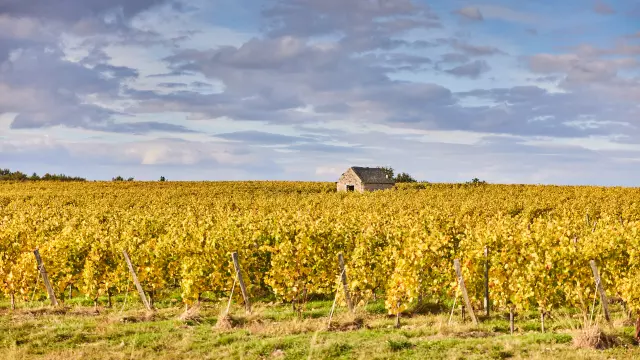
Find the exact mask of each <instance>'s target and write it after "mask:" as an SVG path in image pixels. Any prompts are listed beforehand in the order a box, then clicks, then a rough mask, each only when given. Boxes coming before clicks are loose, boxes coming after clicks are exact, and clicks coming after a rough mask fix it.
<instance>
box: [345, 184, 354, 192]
mask: <svg viewBox="0 0 640 360" xmlns="http://www.w3.org/2000/svg"><path fill="white" fill-rule="evenodd" d="M347 191H356V186H355V185H347Z"/></svg>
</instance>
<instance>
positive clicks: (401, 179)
mask: <svg viewBox="0 0 640 360" xmlns="http://www.w3.org/2000/svg"><path fill="white" fill-rule="evenodd" d="M380 169H382V171H384V172H385V173H386V174H387V176H388V177H389V179H393V180H394V181H395V182H397V183H415V182H418V180H416V179H414V178H413V176H411V175H409V174H408V173H406V172H401V173H400V174H398V175H395V172H394V170H393V168H392V167H389V166H383V167H381V168H380Z"/></svg>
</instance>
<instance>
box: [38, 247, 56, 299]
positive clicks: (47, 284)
mask: <svg viewBox="0 0 640 360" xmlns="http://www.w3.org/2000/svg"><path fill="white" fill-rule="evenodd" d="M33 253H34V255H35V256H36V261H37V262H38V270H39V271H40V275H42V281H43V282H44V286H45V287H46V288H47V293H48V294H49V300H51V305H53V306H58V299H56V294H55V293H54V292H53V286H51V282H50V281H49V275H47V270H46V269H45V268H44V264H43V263H42V258H41V257H40V251H38V249H35V250H34V251H33Z"/></svg>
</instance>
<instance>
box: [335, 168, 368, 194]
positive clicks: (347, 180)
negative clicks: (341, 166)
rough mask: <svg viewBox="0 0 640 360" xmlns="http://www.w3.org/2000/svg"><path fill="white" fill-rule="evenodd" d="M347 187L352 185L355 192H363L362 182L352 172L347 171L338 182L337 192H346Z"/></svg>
mask: <svg viewBox="0 0 640 360" xmlns="http://www.w3.org/2000/svg"><path fill="white" fill-rule="evenodd" d="M347 185H354V186H355V191H359V192H363V191H364V189H363V187H362V182H361V181H360V178H358V176H357V175H356V173H355V172H353V170H351V169H349V170H347V171H346V172H345V173H344V174H342V176H340V179H339V180H338V184H337V187H338V191H347Z"/></svg>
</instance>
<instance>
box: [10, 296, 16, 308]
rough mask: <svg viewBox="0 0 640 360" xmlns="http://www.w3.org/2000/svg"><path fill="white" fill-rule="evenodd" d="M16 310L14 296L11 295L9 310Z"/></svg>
mask: <svg viewBox="0 0 640 360" xmlns="http://www.w3.org/2000/svg"><path fill="white" fill-rule="evenodd" d="M15 309H16V294H15V293H13V292H12V293H11V310H15Z"/></svg>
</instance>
